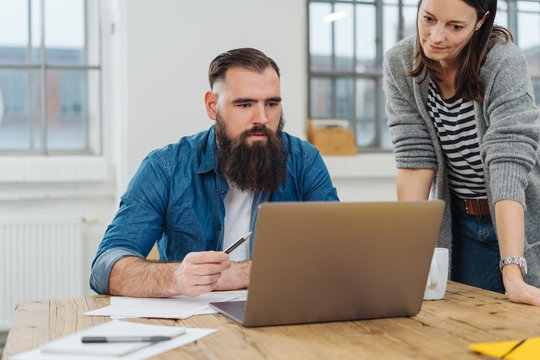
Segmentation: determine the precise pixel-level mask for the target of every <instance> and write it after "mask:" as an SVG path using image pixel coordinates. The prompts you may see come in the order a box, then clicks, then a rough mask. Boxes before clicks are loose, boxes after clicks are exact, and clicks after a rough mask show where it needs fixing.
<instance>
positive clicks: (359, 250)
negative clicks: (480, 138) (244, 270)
mask: <svg viewBox="0 0 540 360" xmlns="http://www.w3.org/2000/svg"><path fill="white" fill-rule="evenodd" d="M443 209H444V202H443V201H440V200H437V201H399V202H364V203H338V202H288V203H279V202H273V203H264V204H262V205H261V206H260V209H259V213H258V219H257V225H256V228H255V232H254V247H253V257H252V264H251V274H250V285H249V289H248V296H247V300H246V301H230V302H219V303H215V302H214V303H210V305H211V306H212V307H213V308H214V309H216V310H217V311H218V312H220V313H222V314H224V315H226V316H228V317H230V318H232V319H233V320H235V321H237V322H240V323H242V324H243V325H244V326H247V327H251V326H266V325H285V324H303V323H314V322H326V321H343V320H359V319H374V318H386V317H398V316H412V315H415V314H417V313H418V312H419V311H420V308H421V306H422V300H423V295H424V290H425V287H426V281H427V276H428V272H429V267H430V264H431V258H432V255H433V251H434V248H435V243H436V240H437V237H438V234H439V228H440V224H441V219H442V214H443Z"/></svg>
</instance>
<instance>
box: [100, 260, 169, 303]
mask: <svg viewBox="0 0 540 360" xmlns="http://www.w3.org/2000/svg"><path fill="white" fill-rule="evenodd" d="M177 268H178V263H164V262H161V263H155V262H150V261H146V260H144V259H140V258H137V257H133V256H128V257H124V258H122V259H120V260H118V261H117V262H116V263H115V264H114V265H113V267H112V270H111V274H110V277H109V293H110V294H111V295H122V296H133V297H167V296H174V295H178V294H179V289H178V283H177V280H176V277H175V275H174V272H175V270H176V269H177Z"/></svg>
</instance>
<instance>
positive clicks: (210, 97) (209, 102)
mask: <svg viewBox="0 0 540 360" xmlns="http://www.w3.org/2000/svg"><path fill="white" fill-rule="evenodd" d="M204 104H205V106H206V113H207V114H208V117H209V118H210V119H212V120H216V106H217V95H216V93H214V92H213V91H207V92H206V94H205V95H204Z"/></svg>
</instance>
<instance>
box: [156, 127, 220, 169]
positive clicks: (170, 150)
mask: <svg viewBox="0 0 540 360" xmlns="http://www.w3.org/2000/svg"><path fill="white" fill-rule="evenodd" d="M209 133H210V130H204V131H201V132H199V133H197V134H193V135H188V136H184V137H182V138H180V140H179V141H178V142H175V143H171V144H167V145H165V146H163V147H161V148H158V149H154V150H152V151H151V152H150V153H149V154H148V158H149V159H150V160H151V161H158V162H160V163H162V164H163V165H164V166H170V165H173V164H176V163H178V162H185V161H186V160H188V159H193V155H195V154H197V153H201V152H202V151H204V149H205V148H206V145H207V141H208V136H209Z"/></svg>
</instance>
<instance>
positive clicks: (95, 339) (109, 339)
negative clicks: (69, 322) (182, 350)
mask: <svg viewBox="0 0 540 360" xmlns="http://www.w3.org/2000/svg"><path fill="white" fill-rule="evenodd" d="M167 340H171V337H170V336H83V337H82V339H81V341H82V342H83V343H117V342H158V341H167Z"/></svg>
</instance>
